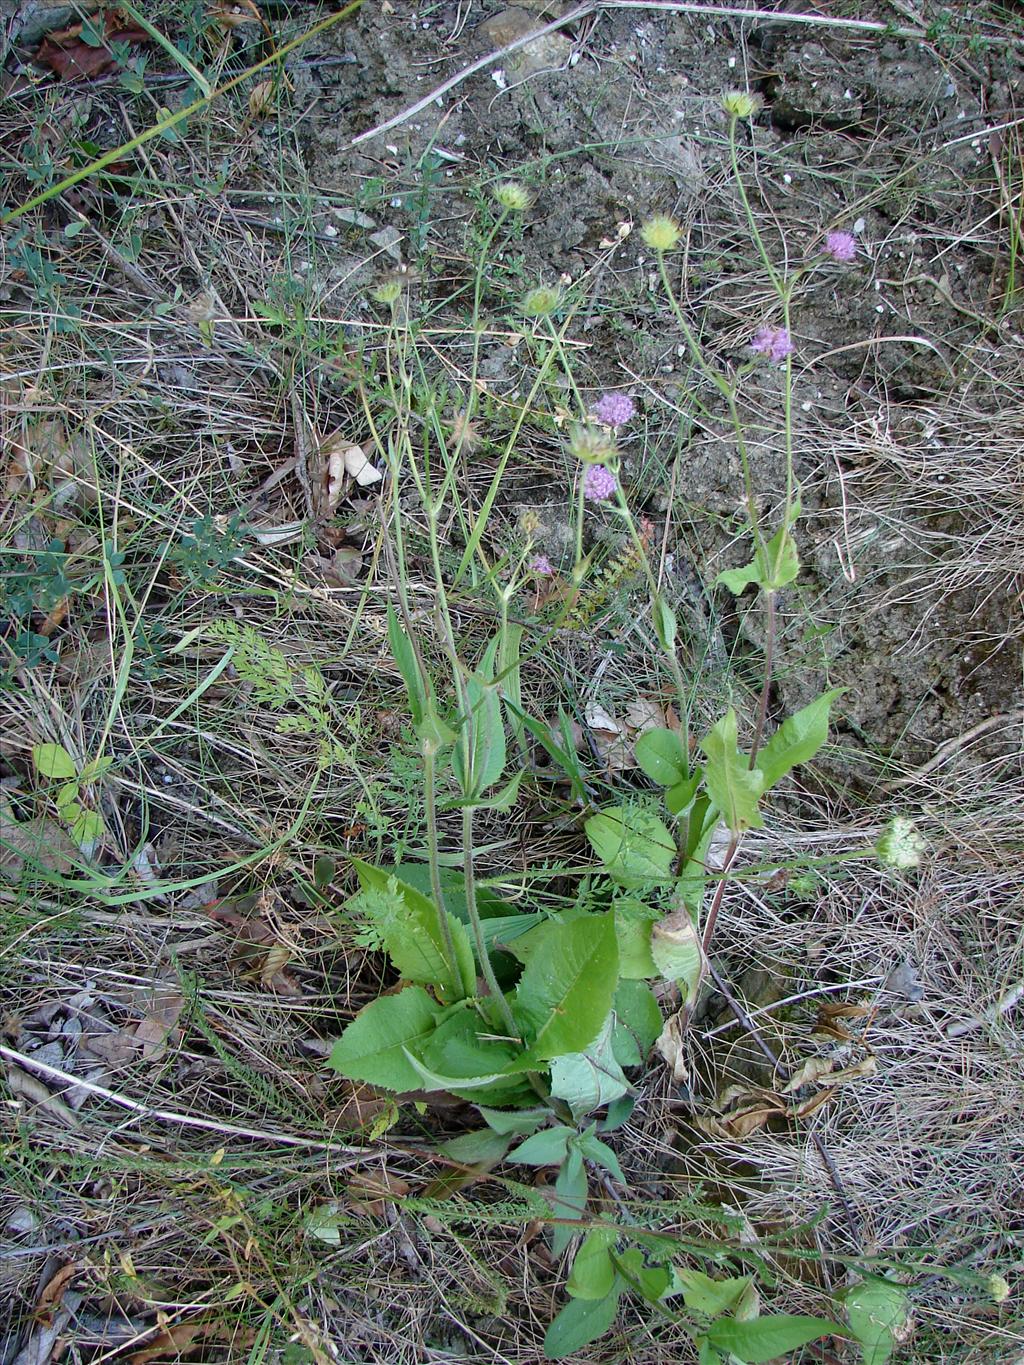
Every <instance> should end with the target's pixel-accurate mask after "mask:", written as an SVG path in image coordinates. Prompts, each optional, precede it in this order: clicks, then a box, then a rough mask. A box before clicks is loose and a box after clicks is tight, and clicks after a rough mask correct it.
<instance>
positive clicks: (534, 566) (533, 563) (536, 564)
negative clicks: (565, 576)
mask: <svg viewBox="0 0 1024 1365" xmlns="http://www.w3.org/2000/svg"><path fill="white" fill-rule="evenodd" d="M530 572H531V573H535V574H536V575H537V577H538V578H554V576H555V569H554V565H553V564H552V563H551V560H550V559H548V557H547V555H537V556H536V558H535V559H531V560H530Z"/></svg>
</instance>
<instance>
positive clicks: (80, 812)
mask: <svg viewBox="0 0 1024 1365" xmlns="http://www.w3.org/2000/svg"><path fill="white" fill-rule="evenodd" d="M113 762H114V760H113V759H112V758H111V757H110V756H109V755H105V754H104V755H100V756H99V757H97V758H93V759H90V760H89V761H88V762H86V763H83V764H82V765H81V766H79V764H78V763H76V762H75V760H74V759H73V758H72V756H71V755H70V754H69V753H68V751H67V749H65V748H64V746H63V745H62V744H37V745H35V746H34V748H33V750H32V766H33V767H34V768H35V770H36V776H37V777H38V778H39V779H40V780H41V782H42V783H43V784H44V787H43V791H44V792H45V795H46V797H47V799H48V800H50V801H52V803H53V806H54V808H55V810H56V812H57V818H58V819H59V820H60V822H61V824H62V825H64V827H65V828H66V829H67V832H68V834H70V836H71V838H72V839H73V840H74V841H75V843H76V844H78V846H79V848H81V849H83V850H84V851H91V850H92V849H94V848H95V847H96V846H97V844H99V843H100V841H101V840H102V838H103V836H104V834H105V832H106V826H105V825H104V823H103V816H102V815H101V814H100V812H99V811H98V810H97V809H96V799H95V791H94V789H95V786H96V784H97V783H98V782H99V780H100V778H101V777H102V776H103V775H104V773H106V772H107V771H108V770H109V769H110V768H111V767H112V765H113Z"/></svg>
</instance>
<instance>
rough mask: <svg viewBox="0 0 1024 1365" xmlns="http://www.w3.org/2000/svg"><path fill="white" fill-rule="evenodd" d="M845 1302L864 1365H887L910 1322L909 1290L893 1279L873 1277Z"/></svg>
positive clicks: (846, 1296) (849, 1292)
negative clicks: (901, 1333)
mask: <svg viewBox="0 0 1024 1365" xmlns="http://www.w3.org/2000/svg"><path fill="white" fill-rule="evenodd" d="M843 1302H844V1304H845V1306H846V1315H847V1317H848V1318H849V1320H850V1330H851V1331H852V1332H853V1335H854V1336H855V1337H856V1338H857V1340H858V1342H859V1343H860V1349H861V1361H862V1362H863V1365H885V1363H886V1361H887V1360H888V1359H889V1357H890V1356H891V1355H892V1353H893V1351H894V1349H895V1347H896V1333H897V1332H898V1331H899V1329H900V1328H901V1327H902V1326H903V1324H904V1323H905V1322H906V1320H907V1291H906V1290H905V1289H904V1288H903V1286H902V1285H898V1284H893V1282H892V1281H891V1280H883V1279H876V1278H875V1277H874V1276H871V1277H870V1278H868V1279H865V1280H862V1281H861V1283H860V1284H855V1285H853V1286H852V1288H850V1289H848V1290H847V1291H846V1293H845V1294H844V1295H843Z"/></svg>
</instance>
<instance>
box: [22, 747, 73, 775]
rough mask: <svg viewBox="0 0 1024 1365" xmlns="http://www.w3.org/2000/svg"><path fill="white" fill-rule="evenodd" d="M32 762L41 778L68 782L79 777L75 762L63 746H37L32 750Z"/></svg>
mask: <svg viewBox="0 0 1024 1365" xmlns="http://www.w3.org/2000/svg"><path fill="white" fill-rule="evenodd" d="M32 762H33V763H34V764H35V769H36V772H37V773H39V775H40V777H52V778H56V779H57V780H58V781H67V779H68V778H69V777H77V776H78V768H77V766H76V764H75V760H74V759H73V758H72V757H71V755H70V754H69V753H68V751H67V749H65V748H64V746H63V744H36V745H34V746H33V748H32Z"/></svg>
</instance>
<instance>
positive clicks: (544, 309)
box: [519, 284, 562, 318]
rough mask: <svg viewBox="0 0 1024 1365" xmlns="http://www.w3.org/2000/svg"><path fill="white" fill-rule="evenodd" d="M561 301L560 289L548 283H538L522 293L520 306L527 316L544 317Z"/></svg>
mask: <svg viewBox="0 0 1024 1365" xmlns="http://www.w3.org/2000/svg"><path fill="white" fill-rule="evenodd" d="M561 301H562V291H561V290H560V289H555V288H553V287H552V286H551V285H549V284H539V285H538V286H537V288H536V289H531V290H530V291H529V292H528V293H526V294H524V295H523V299H522V302H521V303H520V305H519V306H520V308H521V310H522V313H523V316H524V317H527V318H546V317H548V316H549V315H550V314H551V313H553V312H554V311H555V309H556V308H557V307H558V305H559V304H560V303H561Z"/></svg>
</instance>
